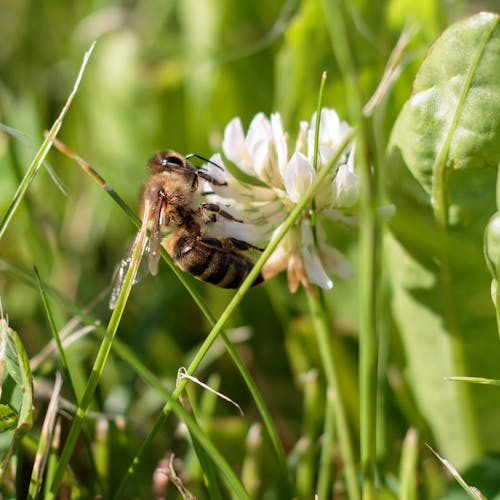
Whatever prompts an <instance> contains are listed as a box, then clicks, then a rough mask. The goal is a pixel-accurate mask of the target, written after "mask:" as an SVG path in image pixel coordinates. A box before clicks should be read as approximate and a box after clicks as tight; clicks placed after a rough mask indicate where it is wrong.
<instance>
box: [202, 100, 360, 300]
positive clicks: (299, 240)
mask: <svg viewBox="0 0 500 500" xmlns="http://www.w3.org/2000/svg"><path fill="white" fill-rule="evenodd" d="M315 128H316V113H314V114H313V116H312V117H311V120H310V121H309V122H306V121H302V122H300V125H299V131H298V134H297V139H296V141H295V145H294V147H293V148H292V147H290V144H289V136H288V134H287V133H286V132H285V131H284V129H283V123H282V120H281V116H280V114H279V113H273V114H271V116H270V118H268V117H266V116H265V115H264V114H263V113H259V114H257V115H256V116H255V117H254V118H253V120H252V122H251V123H250V126H249V128H248V132H247V133H246V135H245V133H244V130H243V126H242V123H241V120H240V119H239V118H234V119H233V120H231V121H230V122H229V124H228V125H227V126H226V128H225V130H224V138H223V142H222V151H223V153H224V157H225V158H227V160H229V161H230V162H231V163H232V164H233V165H234V167H236V168H237V169H239V170H240V172H242V173H243V174H246V178H247V179H249V181H248V182H242V181H241V180H239V179H238V178H237V177H241V176H238V175H235V176H233V175H232V174H231V171H230V169H228V167H227V166H226V163H225V162H224V160H223V158H222V156H221V155H220V154H216V155H214V156H212V158H211V162H213V164H210V163H208V164H207V165H206V166H205V168H206V170H207V172H208V173H209V174H210V175H211V176H213V177H215V178H220V177H221V175H223V176H224V180H225V181H226V182H227V186H211V190H212V194H209V195H208V199H209V201H210V202H214V203H218V204H220V205H224V206H225V207H227V210H228V211H229V212H230V213H231V214H232V215H234V217H235V218H236V219H240V220H243V221H245V224H240V223H238V222H235V221H231V220H218V221H217V223H216V224H213V225H212V226H211V227H210V228H209V231H210V232H211V234H212V235H214V236H223V235H227V236H230V237H234V238H238V239H244V240H245V241H249V242H250V243H253V244H258V243H262V242H264V241H268V240H269V239H271V238H272V236H273V233H274V232H276V231H278V230H279V228H280V225H281V224H282V222H283V221H284V220H285V219H286V217H287V216H288V214H289V213H290V211H291V210H292V209H293V208H294V206H295V205H296V204H297V202H298V201H299V200H300V199H301V197H302V196H303V195H304V193H305V192H306V191H307V189H308V188H309V186H310V185H311V184H312V183H313V182H314V179H315V177H316V175H317V171H318V170H320V169H321V168H322V167H324V166H325V165H327V164H328V163H329V161H330V159H331V158H332V157H333V155H334V154H335V153H336V152H337V149H338V147H339V146H340V144H342V142H343V140H344V139H345V138H346V136H347V135H348V134H349V133H350V131H351V127H350V126H349V125H348V124H347V123H346V122H344V121H341V120H340V118H339V116H338V115H337V113H336V111H335V110H333V109H328V108H323V109H322V110H321V114H320V122H319V134H318V158H317V165H316V166H315V165H314V146H315ZM354 154H355V148H354V144H353V143H351V144H350V145H349V146H348V147H347V148H346V150H345V151H344V153H343V154H342V155H341V156H340V158H339V160H338V162H337V164H336V165H335V167H334V168H333V169H332V173H331V176H329V177H328V178H327V180H326V181H325V183H324V185H323V186H322V187H321V188H320V189H319V191H318V192H317V193H316V195H315V197H314V213H315V214H323V215H325V216H326V217H329V218H331V219H335V220H337V221H341V222H343V223H346V224H352V223H353V222H354V221H355V218H354V217H353V216H351V215H350V214H349V213H348V210H349V209H351V208H352V207H354V206H355V205H356V204H357V203H358V199H359V179H358V175H357V174H356V172H355V169H354ZM214 164H216V165H218V166H220V167H221V170H222V172H221V170H220V169H218V168H217V167H216V166H214ZM233 171H234V170H233ZM311 216H312V210H308V211H305V212H304V213H303V214H302V216H301V217H300V219H299V221H298V222H297V223H296V224H295V225H294V226H293V227H292V229H291V230H289V231H288V232H287V234H286V235H285V237H284V238H283V240H282V241H281V242H280V244H279V245H278V247H277V248H276V250H275V252H274V253H273V254H272V255H271V257H270V259H269V260H268V261H267V262H266V264H265V266H264V268H263V271H262V273H263V276H264V277H265V278H266V279H268V278H271V277H272V276H274V275H276V274H278V273H280V272H281V271H284V270H287V274H288V282H289V287H290V290H291V291H292V292H295V291H296V290H297V289H298V287H299V285H300V284H302V285H303V286H304V287H306V288H308V289H309V288H311V285H318V286H320V287H321V288H324V289H330V288H332V286H333V282H332V280H331V279H330V277H329V274H335V275H337V276H340V277H348V276H350V275H351V274H352V268H351V266H350V264H349V262H348V261H347V260H346V258H345V257H344V256H343V255H342V254H341V253H340V251H339V250H338V249H336V248H335V247H334V246H333V245H332V244H331V242H329V241H328V239H327V237H326V233H325V231H324V228H323V227H322V224H321V221H320V220H319V219H317V218H316V219H315V222H314V224H313V223H312V222H311Z"/></svg>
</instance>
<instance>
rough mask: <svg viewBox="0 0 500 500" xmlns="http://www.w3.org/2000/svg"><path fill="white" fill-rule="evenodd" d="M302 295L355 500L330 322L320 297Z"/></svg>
mask: <svg viewBox="0 0 500 500" xmlns="http://www.w3.org/2000/svg"><path fill="white" fill-rule="evenodd" d="M306 295H307V303H308V306H309V310H310V311H311V317H312V320H313V324H314V332H315V334H316V342H317V343H318V350H319V352H320V355H321V363H322V366H323V372H324V374H325V377H326V382H327V385H328V389H329V390H331V396H332V397H330V398H329V399H328V400H327V404H328V405H332V408H330V411H333V413H334V414H335V422H336V429H337V435H338V440H339V447H340V452H341V455H342V459H343V465H344V477H345V482H346V489H347V493H348V497H349V498H350V499H351V500H358V499H359V498H360V496H359V486H358V477H357V471H356V465H355V461H354V453H353V448H352V442H351V437H350V435H349V426H348V424H347V418H346V413H345V408H344V405H343V401H342V397H341V394H340V389H339V383H338V377H337V372H336V368H335V358H334V353H333V347H332V343H331V340H330V335H331V331H330V325H329V321H328V317H327V314H326V311H325V306H324V300H322V296H321V295H319V294H318V295H316V294H313V293H307V294H306ZM323 446H324V447H327V446H330V448H332V447H333V443H326V442H324V443H323ZM325 453H326V451H325Z"/></svg>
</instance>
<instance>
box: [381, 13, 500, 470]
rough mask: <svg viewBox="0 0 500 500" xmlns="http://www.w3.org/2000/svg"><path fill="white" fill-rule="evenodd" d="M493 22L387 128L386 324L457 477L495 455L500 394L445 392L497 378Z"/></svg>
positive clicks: (417, 90)
mask: <svg viewBox="0 0 500 500" xmlns="http://www.w3.org/2000/svg"><path fill="white" fill-rule="evenodd" d="M498 21H499V17H498V16H497V15H495V14H490V13H481V14H478V15H476V16H473V17H470V18H468V19H466V20H465V21H462V22H459V23H457V24H455V25H453V26H451V27H450V28H449V29H448V30H446V31H445V32H444V33H443V34H442V35H441V37H440V38H439V39H438V40H437V41H436V42H435V43H434V45H433V46H432V47H431V49H430V51H429V53H428V55H427V57H426V59H425V60H424V62H423V64H422V66H421V68H420V70H419V72H418V75H417V76H416V78H415V81H414V86H413V92H412V95H411V97H410V99H409V100H408V101H407V102H406V104H405V105H404V107H403V109H402V111H401V113H400V115H399V117H398V119H397V121H396V124H395V126H394V129H393V133H392V136H391V140H390V144H389V147H388V151H387V157H386V164H387V185H388V192H389V195H390V197H391V201H392V202H393V203H394V204H395V205H396V208H397V214H396V216H395V217H394V218H393V220H392V221H391V228H392V231H393V235H394V238H390V239H389V241H388V251H389V256H390V261H389V262H390V264H389V269H390V275H391V281H392V285H393V304H392V305H393V314H394V317H395V320H396V324H397V327H398V328H399V330H400V334H401V337H402V341H403V344H404V347H405V350H406V357H407V366H408V372H407V373H408V377H409V380H410V383H411V384H412V387H413V390H414V392H415V397H416V399H417V401H418V403H419V405H420V407H421V409H422V412H423V414H424V416H425V417H426V418H427V420H428V422H429V425H430V427H431V429H432V430H433V432H434V436H435V439H436V442H437V446H438V448H439V453H440V454H442V455H444V456H446V458H447V459H449V460H450V461H451V462H453V463H454V464H455V465H457V466H458V467H462V466H464V465H466V464H468V463H471V462H472V461H473V460H474V459H476V458H477V457H479V456H480V455H481V454H482V453H483V451H484V450H485V449H488V450H496V451H498V450H500V433H498V422H499V421H500V392H494V391H492V390H491V388H490V389H489V390H485V389H486V388H484V387H481V386H473V387H472V386H470V385H469V384H456V383H453V382H450V381H445V380H444V378H445V377H447V376H466V375H468V376H480V377H490V378H495V377H496V376H497V375H498V364H499V361H500V344H499V343H498V335H497V332H496V324H495V310H494V308H493V306H492V304H491V300H490V284H489V278H488V273H487V267H486V264H485V261H484V256H483V234H484V230H485V227H486V224H487V222H488V220H489V219H490V217H491V216H492V214H493V213H494V212H495V210H496V208H495V196H496V193H495V184H496V176H497V165H498V163H499V160H500V120H499V119H498V117H499V116H500V71H499V70H498V68H499V67H500V30H499V29H498Z"/></svg>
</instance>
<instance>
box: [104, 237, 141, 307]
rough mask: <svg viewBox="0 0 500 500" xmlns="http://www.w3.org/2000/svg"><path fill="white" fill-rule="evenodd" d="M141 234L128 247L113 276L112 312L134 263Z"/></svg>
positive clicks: (110, 299) (110, 303) (110, 305)
mask: <svg viewBox="0 0 500 500" xmlns="http://www.w3.org/2000/svg"><path fill="white" fill-rule="evenodd" d="M139 234H140V231H138V232H137V235H136V236H135V238H134V239H133V241H132V242H131V243H130V245H129V246H128V248H127V252H126V253H125V255H124V256H123V259H122V260H121V261H120V264H118V266H117V268H116V270H115V273H114V275H113V287H112V289H111V296H110V298H109V308H110V309H111V310H113V309H114V308H115V306H116V301H117V299H118V296H119V295H120V292H121V290H122V286H123V280H124V278H125V275H126V274H127V271H128V268H129V267H130V265H131V263H132V254H133V253H134V249H135V247H136V246H137V244H138V242H139ZM141 258H142V256H141Z"/></svg>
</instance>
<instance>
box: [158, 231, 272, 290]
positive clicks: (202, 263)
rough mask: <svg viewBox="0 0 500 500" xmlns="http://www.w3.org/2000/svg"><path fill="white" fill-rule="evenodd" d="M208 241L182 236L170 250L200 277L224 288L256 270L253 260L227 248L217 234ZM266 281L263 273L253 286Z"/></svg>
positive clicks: (233, 286)
mask: <svg viewBox="0 0 500 500" xmlns="http://www.w3.org/2000/svg"><path fill="white" fill-rule="evenodd" d="M204 241H205V242H202V241H201V240H200V239H198V238H189V236H187V237H181V238H179V239H178V240H177V241H176V242H175V245H174V248H173V249H172V252H170V251H169V253H170V254H171V256H172V258H173V259H174V260H175V261H176V263H177V264H178V266H179V267H180V268H181V269H183V270H184V271H186V272H188V273H190V274H192V275H193V276H195V277H196V278H198V279H199V280H202V281H206V282H208V283H212V284H214V285H217V286H220V287H222V288H238V287H239V286H240V285H241V284H242V283H243V281H244V280H245V278H246V277H247V276H248V273H249V272H250V271H251V270H252V268H253V262H252V261H251V260H250V259H248V258H247V257H245V256H244V255H242V254H241V253H239V252H237V251H235V250H227V249H225V248H224V246H223V245H222V243H221V242H220V240H218V239H216V238H210V239H205V240H204ZM167 250H168V248H167ZM262 281H264V279H263V278H262V276H261V275H259V276H258V277H257V279H256V280H255V281H254V283H253V285H252V286H255V285H258V284H259V283H262Z"/></svg>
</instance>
